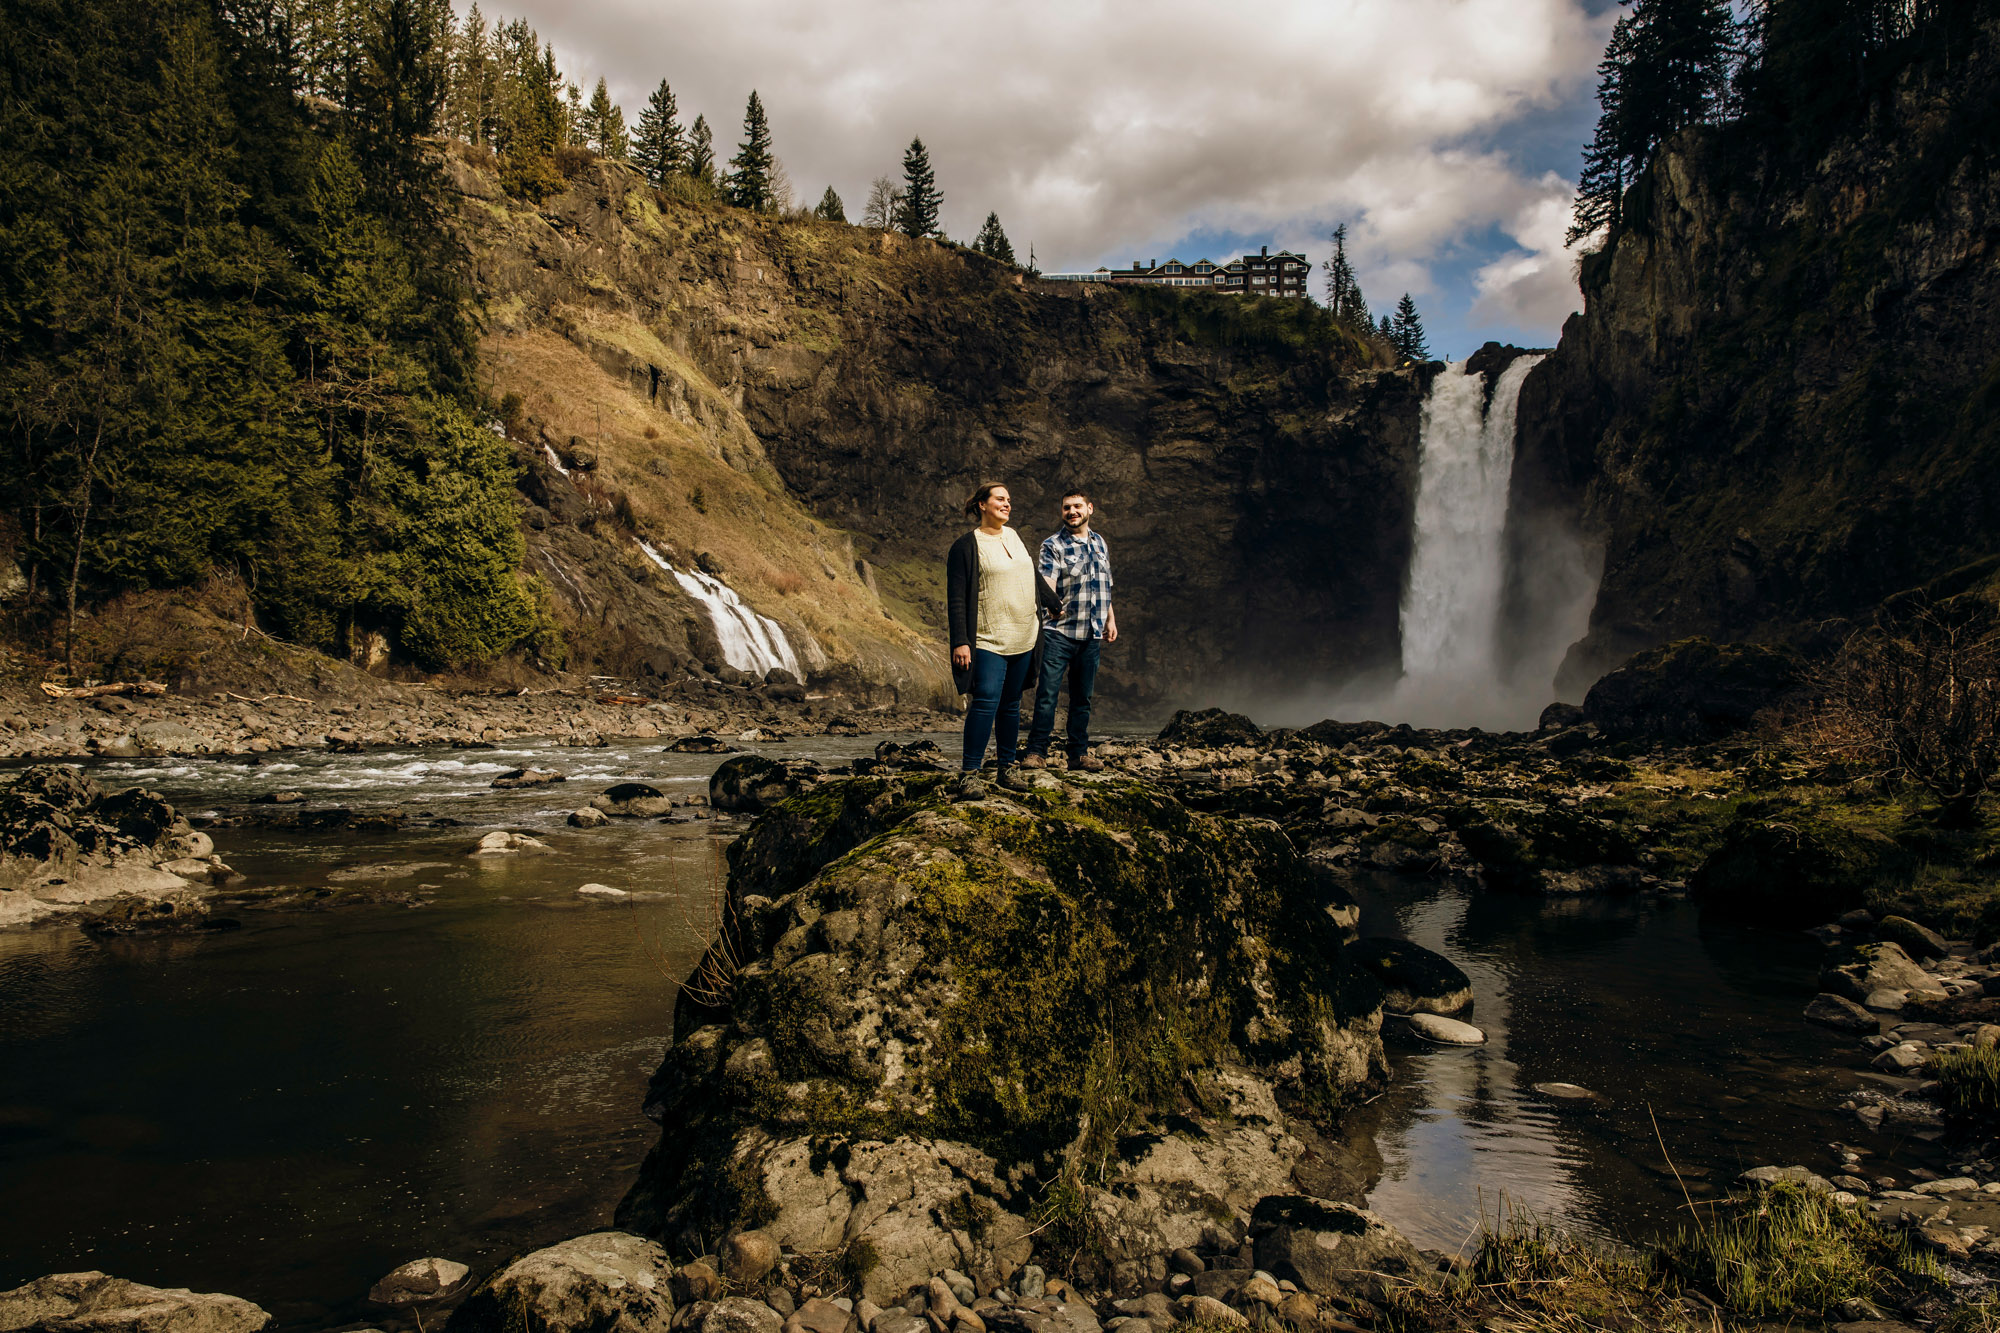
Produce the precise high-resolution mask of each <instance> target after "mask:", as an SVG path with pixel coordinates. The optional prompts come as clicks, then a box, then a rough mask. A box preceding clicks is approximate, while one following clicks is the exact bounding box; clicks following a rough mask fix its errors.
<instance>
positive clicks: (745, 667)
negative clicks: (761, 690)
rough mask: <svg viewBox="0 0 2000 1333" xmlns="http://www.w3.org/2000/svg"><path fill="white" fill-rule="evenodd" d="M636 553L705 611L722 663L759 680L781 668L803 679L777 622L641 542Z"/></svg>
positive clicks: (722, 585)
mask: <svg viewBox="0 0 2000 1333" xmlns="http://www.w3.org/2000/svg"><path fill="white" fill-rule="evenodd" d="M639 549H640V550H642V551H644V552H645V553H646V558H647V559H648V560H651V561H652V562H653V563H654V564H656V565H658V566H659V567H660V568H661V569H664V570H666V571H667V573H669V574H671V575H673V576H674V581H675V582H676V583H678V584H680V585H681V590H682V591H683V592H685V593H687V595H688V596H690V597H692V598H694V599H695V600H696V601H697V602H700V603H701V604H702V606H703V607H704V608H705V609H706V610H707V611H708V618H709V619H710V620H711V621H713V622H714V624H715V637H716V638H717V639H719V640H721V642H722V660H723V661H725V662H727V663H728V664H729V665H730V666H733V667H735V668H736V669H737V670H738V671H751V672H755V673H756V674H757V675H760V676H761V675H764V674H765V673H767V672H769V671H772V670H774V669H777V668H783V669H784V670H786V671H789V672H791V673H792V675H793V676H795V677H797V678H798V679H800V680H803V679H805V673H804V672H803V671H801V670H800V669H799V658H798V654H797V653H794V652H793V651H792V645H791V642H790V641H789V640H788V639H786V637H785V631H784V630H783V629H781V628H780V627H779V625H778V622H777V621H775V620H773V619H771V618H770V617H769V616H764V615H759V614H758V613H757V612H755V611H753V610H751V609H750V608H749V607H748V606H745V605H744V604H743V599H742V598H741V597H738V596H737V595H736V590H735V589H734V588H731V587H730V586H729V585H728V584H726V583H724V582H723V581H722V580H721V579H718V578H714V577H712V576H710V575H709V574H706V573H704V572H703V571H701V570H699V569H692V570H680V569H676V568H675V567H674V565H673V562H672V561H670V560H668V559H667V558H666V557H665V556H663V555H661V554H660V553H659V552H658V551H657V550H655V549H654V548H653V545H652V543H650V542H648V541H645V540H643V539H642V540H641V541H640V542H639Z"/></svg>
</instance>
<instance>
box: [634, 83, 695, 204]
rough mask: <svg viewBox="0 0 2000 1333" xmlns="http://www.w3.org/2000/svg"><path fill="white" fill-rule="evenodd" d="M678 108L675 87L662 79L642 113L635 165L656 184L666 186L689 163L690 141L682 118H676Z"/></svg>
mask: <svg viewBox="0 0 2000 1333" xmlns="http://www.w3.org/2000/svg"><path fill="white" fill-rule="evenodd" d="M678 111H679V108H678V107H677V106H676V105H675V104H674V91H673V89H671V88H669V87H667V81H666V80H665V79H661V80H660V86H659V87H657V88H655V89H653V95H652V96H651V97H649V98H647V99H646V109H645V110H644V111H641V112H640V113H639V133H638V135H637V136H636V137H635V138H634V139H633V140H632V165H634V166H636V167H638V168H639V170H640V171H641V172H643V173H644V174H645V177H646V179H647V180H649V181H651V182H652V183H653V184H654V185H655V186H664V185H665V184H666V183H667V177H669V176H671V175H673V174H674V173H675V172H677V171H680V170H681V169H682V167H683V166H684V165H685V164H686V158H687V143H686V140H685V138H684V136H683V135H682V132H681V125H680V121H678V120H677V119H675V116H676V114H677V113H678Z"/></svg>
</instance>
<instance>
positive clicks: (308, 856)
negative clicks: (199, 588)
mask: <svg viewBox="0 0 2000 1333" xmlns="http://www.w3.org/2000/svg"><path fill="white" fill-rule="evenodd" d="M877 739H879V738H876V737H867V738H857V739H846V740H843V739H837V738H836V739H823V740H818V741H815V742H812V743H810V745H807V746H798V747H790V746H787V747H770V748H767V749H764V750H763V752H764V753H772V752H774V751H775V752H777V753H787V752H790V753H799V752H804V753H806V754H809V755H811V756H812V757H815V758H820V759H824V760H838V759H841V758H845V757H848V756H850V755H852V754H859V753H866V752H867V751H869V750H871V749H872V748H873V745H874V743H875V741H876V740H877ZM717 762H718V760H717V759H716V758H715V757H713V756H682V755H667V754H663V753H661V751H660V749H659V743H658V742H655V743H653V744H650V745H637V744H635V745H629V746H624V747H611V748H609V749H600V750H595V751H563V750H558V749H554V748H551V747H541V746H521V747H516V748H515V749H514V750H513V751H511V752H505V751H503V752H484V751H482V752H473V755H472V756H471V757H467V756H466V755H463V754H455V753H453V752H450V751H441V752H410V753H408V754H403V753H400V752H398V753H391V754H369V755H328V754H301V755H291V756H287V757H285V758H284V759H283V760H282V761H281V762H278V763H271V764H266V765H254V766H253V765H244V764H240V763H233V762H227V761H206V762H194V763H178V762H174V761H141V762H133V763H119V764H104V765H99V766H95V767H96V771H97V775H98V776H99V777H100V779H101V780H102V781H104V782H105V783H106V784H107V785H111V786H118V785H122V784H129V783H144V784H145V785H147V786H150V787H153V788H156V789H158V790H161V791H162V792H163V793H164V794H165V795H166V796H167V797H168V799H170V800H172V801H174V802H176V803H177V804H180V805H182V806H183V807H184V808H188V809H194V810H201V809H213V810H222V811H235V810H240V809H241V808H242V803H244V802H247V801H248V800H250V799H251V798H253V797H254V796H256V795H260V794H263V793H265V792H270V791H277V790H285V789H291V790H299V791H303V792H305V793H306V795H307V798H308V801H309V803H310V804H312V805H315V806H324V805H327V804H331V803H339V804H344V805H348V806H351V807H353V808H356V809H383V808H389V807H398V806H400V807H401V808H403V809H405V810H408V811H410V812H411V813H413V814H415V813H419V812H423V811H430V812H432V813H433V814H436V815H444V816H448V817H449V818H451V819H454V820H457V821H460V823H459V825H458V826H454V827H444V828H433V827H412V828H406V829H402V830H395V831H388V832H377V831H370V832H367V833H365V834H359V833H348V832H320V833H296V832H285V831H275V830H261V829H254V828H228V827H224V828H218V829H216V830H215V838H216V843H217V849H218V851H220V852H221V853H222V855H223V856H224V858H225V859H226V860H228V861H229V862H230V863H231V864H232V865H233V866H234V867H235V868H236V869H237V870H238V871H240V872H242V873H244V874H245V875H246V876H247V881H246V886H247V887H252V888H255V887H259V886H276V885H293V886H307V887H311V886H318V885H327V884H339V885H344V886H346V887H350V888H352V887H356V886H366V887H368V888H370V889H380V890H387V891H390V892H392V893H395V894H400V895H406V896H407V897H408V898H409V899H410V900H413V901H416V902H419V903H422V904H424V905H422V906H418V907H411V906H405V905H400V904H399V903H396V902H384V903H379V904H374V905H367V906H361V907H354V908H346V909H341V910H334V911H320V912H290V913H270V912H252V911H245V912H242V913H239V917H240V919H241V921H242V922H243V929H241V930H238V931H234V932H230V933H226V934H211V935H203V936H200V937H195V938H181V939H172V938H168V939H138V940H116V941H94V940H91V939H89V938H87V937H85V936H83V935H82V934H80V933H79V932H78V931H76V930H75V928H74V927H71V926H61V927H54V928H48V929H40V930H33V931H27V932H13V933H4V934H0V1070H4V1071H5V1075H4V1079H0V1289H5V1288H6V1287H10V1286H13V1285H15V1284H17V1283H19V1282H22V1281H25V1280H27V1279H28V1278H31V1277H34V1276H36V1275H38V1274H41V1273H45V1272H60V1271H75V1270H77V1269H85V1268H101V1269H104V1270H105V1271H107V1272H112V1273H116V1274H118V1275H119V1276H122V1277H129V1278H133V1279H137V1280H140V1281H145V1282H153V1283H157V1284H159V1285H163V1286H189V1287H193V1288H195V1289H196V1290H206V1291H229V1292H234V1293H237V1294H240V1295H243V1296H246V1297H249V1298H250V1299H252V1300H255V1301H257V1302H258V1303H260V1304H262V1305H264V1306H265V1307H266V1308H267V1309H269V1310H271V1311H272V1312H273V1313H274V1314H276V1315H277V1316H278V1317H279V1319H280V1321H281V1322H282V1323H284V1324H286V1325H289V1326H292V1327H312V1326H326V1325H332V1324H338V1323H347V1324H352V1323H354V1322H356V1321H357V1320H369V1321H373V1320H374V1319H375V1318H377V1317H378V1315H379V1312H375V1311H370V1310H369V1309H367V1308H365V1307H363V1306H362V1305H361V1303H360V1302H361V1298H362V1296H363V1295H364V1294H365V1292H366V1291H367V1289H368V1286H369V1285H370V1284H371V1283H372V1282H373V1281H374V1280H375V1279H376V1278H378V1277H380V1276H381V1275H382V1274H383V1273H385V1272H387V1271H388V1270H389V1269H390V1268H392V1267H394V1266H395V1265H397V1264H400V1263H402V1262H404V1261H405V1260H408V1259H411V1258H415V1257H417V1256H420V1255H427V1254H441V1255H445V1256H448V1257H451V1258H455V1259H458V1260H460V1261H462V1262H465V1263H469V1264H472V1265H474V1266H475V1268H478V1267H482V1266H491V1265H492V1264H493V1263H494V1262H496V1261H497V1260H499V1259H501V1258H502V1257H504V1256H506V1255H507V1254H509V1253H512V1252H517V1251H519V1250H521V1249H524V1248H529V1247H531V1246H533V1245H536V1244H545V1243H547V1242H548V1241H550V1240H554V1239H556V1238H559V1237H561V1236H565V1235H574V1234H576V1233H578V1232H582V1231H587V1230H591V1229H593V1228H596V1227H600V1226H604V1225H607V1224H608V1223H609V1221H610V1213H611V1209H612V1207H613V1205H614V1204H615V1203H616V1201H617V1199H618V1197H619V1195H620V1194H622V1193H623V1191H624V1189H625V1188H626V1186H627V1185H628V1184H629V1183H630V1181H631V1180H632V1178H633V1176H634V1175H635V1174H636V1172H637V1169H638V1165H639V1162H640V1160H641V1158H642V1157H643V1155H644V1153H645V1150H646V1148H647V1147H648V1146H649V1145H650V1142H651V1140H652V1138H653V1137H654V1135H655V1134H656V1133H657V1131H656V1130H655V1128H654V1127H653V1126H652V1125H651V1124H650V1123H648V1122H647V1121H645V1120H644V1119H643V1118H641V1116H640V1115H639V1112H638V1107H639V1102H640V1097H641V1094H642V1093H643V1090H644V1087H645V1082H646V1079H647V1077H648V1076H649V1075H650V1074H651V1072H652V1070H653V1067H654V1066H655V1065H656V1064H657V1063H658V1061H659V1057H660V1050H661V1046H662V1044H663V1042H664V1041H665V1039H666V1035H667V1034H668V1032H669V1031H670V1030H671V1027H672V1009H673V1001H674V992H675V986H674V981H675V979H676V978H678V977H680V976H682V975H685V973H686V971H687V969H688V968H689V967H690V966H692V964H693V963H694V961H695V958H696V955H697V954H698V951H699V950H700V948H701V947H702V945H703V943H704V940H703V937H702V934H701V930H702V927H703V925H704V924H705V923H706V921H707V920H708V919H709V914H710V912H711V911H712V908H713V903H712V899H711V895H712V894H713V893H714V892H715V890H716V888H717V887H718V886H719V885H720V884H721V883H722V880H723V877H724V874H725V865H724V859H723V847H724V845H725V839H724V838H721V837H714V836H709V834H708V832H707V826H706V825H703V824H686V825H665V824H658V823H652V822H619V823H617V824H615V825H614V826H613V827H611V828H608V829H602V830H592V831H580V830H574V829H570V828H568V827H566V825H565V824H564V816H565V815H566V813H567V812H568V811H569V810H570V809H572V808H574V807H575V806H577V805H580V804H582V803H584V802H585V801H586V800H587V799H588V798H589V796H590V795H591V794H593V793H594V792H596V791H599V790H602V788H603V787H604V786H606V785H609V782H610V781H613V780H616V779H619V778H623V777H626V776H633V775H642V776H646V777H647V778H648V779H649V780H651V781H654V782H655V783H656V785H660V786H662V787H665V788H667V789H668V790H679V791H691V790H698V789H701V788H702V787H703V786H704V785H705V783H706V779H707V775H708V773H709V772H710V771H711V770H712V769H713V768H714V767H715V765H716V763H717ZM528 765H532V766H536V767H543V768H547V767H555V768H559V769H564V770H566V771H568V772H570V773H571V775H572V780H571V781H570V782H569V783H567V784H564V785H563V786H561V787H557V788H544V789H534V790H528V791H520V792H496V791H493V790H492V789H491V788H490V787H489V786H488V784H489V783H490V782H491V780H492V779H491V773H492V772H496V771H499V770H500V769H504V768H513V767H519V766H528ZM494 826H505V827H509V828H526V829H532V830H534V831H535V833H536V835H537V836H538V837H541V838H543V839H545V840H546V841H547V842H548V843H549V844H550V845H551V847H553V848H554V849H555V850H554V851H553V852H551V853H549V854H546V855H537V856H519V857H488V858H479V859H477V860H474V859H471V858H469V857H468V856H467V852H468V851H469V850H470V849H471V847H472V846H473V844H474V843H476V841H477V840H478V837H479V835H480V833H481V832H483V831H484V830H485V829H486V828H489V827H494ZM587 882H597V883H603V884H609V885H611V886H613V887H617V888H623V889H627V890H628V891H630V892H631V894H632V897H631V898H629V899H625V900H621V901H618V902H614V903H604V902H591V901H587V900H580V899H578V898H577V897H576V889H577V887H578V886H579V885H580V884H584V883H587Z"/></svg>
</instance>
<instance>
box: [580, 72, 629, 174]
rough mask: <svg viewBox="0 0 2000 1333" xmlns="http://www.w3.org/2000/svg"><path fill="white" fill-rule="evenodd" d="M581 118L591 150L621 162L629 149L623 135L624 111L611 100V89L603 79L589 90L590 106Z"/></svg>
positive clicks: (600, 155)
mask: <svg viewBox="0 0 2000 1333" xmlns="http://www.w3.org/2000/svg"><path fill="white" fill-rule="evenodd" d="M583 119H584V130H585V132H586V134H587V135H588V136H589V139H590V147H591V151H593V152H595V153H596V154H597V155H598V156H599V157H604V158H609V159H611V160H612V161H613V162H623V161H624V160H625V155H626V153H627V152H629V151H630V149H631V143H630V140H628V139H627V138H626V135H625V113H624V112H623V111H621V110H619V109H618V104H617V103H616V102H613V101H612V100H611V90H610V89H609V88H607V87H605V85H604V80H603V79H599V80H598V81H597V87H596V89H595V90H593V91H592V92H591V94H590V107H589V109H588V110H586V111H585V112H584V113H583Z"/></svg>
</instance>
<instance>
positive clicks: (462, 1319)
mask: <svg viewBox="0 0 2000 1333" xmlns="http://www.w3.org/2000/svg"><path fill="white" fill-rule="evenodd" d="M673 1276H674V1266H673V1264H672V1263H671V1262H669V1261H668V1259H667V1252H666V1251H665V1250H663V1249H661V1248H660V1247H659V1246H658V1245H656V1244H654V1243H653V1242H652V1241H650V1240H647V1239H646V1238H645V1237H644V1236H635V1235H632V1234H631V1233H630V1232H625V1231H599V1232H594V1233H592V1234H591V1235H588V1236H578V1237H576V1238H575V1239H573V1240H566V1241H563V1242H562V1243H561V1244H559V1245H551V1246H549V1247H548V1248H547V1249H544V1250H536V1251H535V1252H534V1253H533V1254H528V1255H524V1256H522V1257H521V1258H519V1259H516V1260H515V1261H514V1262H513V1263H511V1264H508V1265H507V1266H506V1267H505V1268H503V1269H501V1270H500V1271H499V1272H497V1273H495V1274H494V1275H493V1276H492V1277H489V1278H487V1279H486V1281H484V1282H482V1283H481V1284H480V1285H479V1288H478V1290H476V1291H474V1292H473V1293H472V1295H470V1296H468V1297H466V1299H465V1304H463V1305H461V1306H459V1307H458V1309H456V1310H454V1311H453V1312H452V1316H451V1322H450V1323H448V1324H447V1325H446V1326H445V1327H446V1328H447V1329H449V1330H450V1333H668V1330H669V1329H670V1328H671V1327H672V1324H673V1317H674V1297H673Z"/></svg>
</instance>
